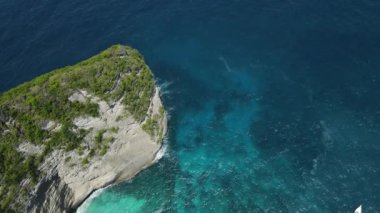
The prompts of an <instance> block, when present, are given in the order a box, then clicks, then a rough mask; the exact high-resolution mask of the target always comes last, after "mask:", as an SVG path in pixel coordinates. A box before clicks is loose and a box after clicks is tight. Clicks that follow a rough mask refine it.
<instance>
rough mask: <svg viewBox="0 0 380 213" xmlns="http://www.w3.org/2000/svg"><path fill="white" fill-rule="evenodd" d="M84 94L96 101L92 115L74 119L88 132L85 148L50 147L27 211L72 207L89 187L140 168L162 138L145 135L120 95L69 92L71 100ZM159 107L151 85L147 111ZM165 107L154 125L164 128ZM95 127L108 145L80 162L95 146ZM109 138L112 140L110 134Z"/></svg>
mask: <svg viewBox="0 0 380 213" xmlns="http://www.w3.org/2000/svg"><path fill="white" fill-rule="evenodd" d="M87 98H89V99H90V100H91V101H92V102H96V103H98V104H99V114H100V116H99V117H97V118H94V117H83V116H82V117H78V118H76V119H75V120H74V125H75V126H76V127H78V129H84V130H87V131H89V133H88V134H87V135H86V137H85V138H84V142H83V143H84V144H85V147H87V148H86V149H84V151H83V153H78V151H75V150H74V151H70V152H65V151H64V150H55V151H53V152H52V153H51V154H50V155H49V156H48V157H47V158H46V159H45V161H44V163H43V164H42V165H41V166H40V170H41V171H42V172H43V173H45V174H46V175H42V176H43V177H44V178H43V179H42V180H40V182H39V184H38V185H37V187H36V190H35V196H34V198H33V200H31V203H30V204H29V209H28V210H27V211H28V212H65V211H68V210H70V209H75V208H76V207H78V205H80V204H81V203H82V202H83V201H84V200H85V199H86V198H87V197H88V196H89V195H90V194H91V193H92V192H93V191H94V190H96V189H99V188H102V187H105V186H107V185H109V184H111V183H117V182H120V181H123V180H127V179H130V178H132V177H133V176H135V175H136V174H137V173H138V172H140V171H141V170H143V169H144V168H146V167H148V166H150V165H152V164H153V163H154V160H155V155H156V153H157V152H158V151H159V149H160V147H161V144H160V141H158V140H159V137H156V136H154V137H152V136H150V135H148V134H147V133H146V132H145V131H144V130H143V129H142V127H141V126H142V125H141V124H140V123H138V122H137V121H135V120H134V119H133V118H132V116H129V115H128V112H126V111H125V109H124V106H123V105H122V102H121V100H119V101H118V102H116V103H113V104H111V105H110V104H109V103H107V102H105V101H103V100H100V99H99V98H97V97H93V96H91V95H89V94H87V92H85V91H81V92H80V94H79V93H78V94H73V96H71V97H70V99H69V100H70V101H84V100H86V99H87ZM161 107H162V103H161V100H160V98H159V91H158V89H156V92H155V95H154V96H153V98H152V100H151V106H150V109H149V110H148V116H153V115H155V114H159V113H160V112H159V109H160V108H161ZM166 125H167V117H166V113H164V116H161V117H160V120H159V126H160V128H161V130H162V132H163V133H164V134H165V133H166V131H167V127H166ZM99 131H102V132H104V134H103V138H108V139H110V140H109V141H104V142H102V143H107V145H108V146H109V148H108V150H107V152H106V153H105V154H104V155H101V154H94V155H93V156H92V157H91V158H88V162H86V163H83V159H84V158H85V157H86V156H88V155H89V154H90V150H91V149H92V148H94V147H96V143H95V137H96V135H97V134H98V133H99ZM111 139H112V140H111Z"/></svg>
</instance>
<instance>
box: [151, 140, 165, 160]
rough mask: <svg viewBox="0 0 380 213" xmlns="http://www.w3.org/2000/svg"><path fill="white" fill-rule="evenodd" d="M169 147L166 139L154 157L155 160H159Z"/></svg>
mask: <svg viewBox="0 0 380 213" xmlns="http://www.w3.org/2000/svg"><path fill="white" fill-rule="evenodd" d="M167 149H168V144H167V143H166V142H165V141H164V144H163V145H162V146H161V148H160V150H158V152H157V154H156V157H155V158H154V162H157V161H159V160H160V159H161V158H162V157H164V156H165V155H166V153H167V152H166V151H167Z"/></svg>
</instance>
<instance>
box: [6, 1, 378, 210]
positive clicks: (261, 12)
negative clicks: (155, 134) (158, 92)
mask: <svg viewBox="0 0 380 213" xmlns="http://www.w3.org/2000/svg"><path fill="white" fill-rule="evenodd" d="M379 14H380V4H379V3H378V2H377V1H374V0H365V1H364V0H358V1H351V2H348V1H343V0H337V1H329V2H320V1H315V0H311V1H300V0H299V1H298V0H296V1H276V0H271V1H267V0H265V1H262V0H240V1H229V0H221V1H201V0H192V1H187V0H178V1H167V0H163V1H160V2H158V1H147V0H139V1H137V0H130V1H117V0H113V1H109V2H101V1H91V2H77V1H55V0H44V1H41V2H39V3H38V4H36V3H35V2H33V1H22V0H16V1H11V2H0V20H1V21H0V32H1V34H0V47H1V48H0V64H1V66H0V90H1V91H3V90H5V89H8V88H10V87H12V86H15V85H17V84H19V83H21V82H23V81H26V80H29V79H31V78H33V77H35V76H38V75H40V74H42V73H45V72H47V71H49V70H51V69H53V68H56V67H60V66H64V65H68V64H72V63H75V62H77V61H80V60H82V59H84V58H87V57H89V56H91V55H93V54H95V53H97V52H99V51H100V50H102V49H105V48H106V47H108V46H110V45H112V44H115V43H122V44H129V45H132V46H133V47H135V48H137V49H139V50H140V51H141V52H142V54H143V55H144V57H145V59H146V61H147V63H148V64H149V66H150V67H151V68H152V70H153V72H154V74H155V76H156V78H157V81H158V84H160V85H162V87H163V88H162V89H163V92H164V93H163V100H164V104H165V105H166V107H167V109H168V111H169V114H170V122H169V130H170V131H169V134H168V138H167V144H168V150H167V153H166V155H165V156H164V157H163V158H162V159H161V161H159V162H158V163H157V164H156V165H154V166H152V167H151V168H149V169H147V170H145V171H143V172H142V173H140V174H139V175H138V176H136V177H135V178H134V179H133V180H131V181H129V182H125V183H122V184H119V185H114V186H111V187H109V188H107V189H105V190H103V191H102V193H100V194H98V196H96V197H95V198H94V199H93V200H91V201H90V202H89V205H88V208H87V209H86V212H353V210H354V209H355V208H356V207H357V206H359V205H360V204H363V208H364V210H365V212H379V211H380V183H379V180H380V173H379V168H380V144H379V139H380V73H379V70H380V62H379V60H378V59H379V57H380V46H379V44H380V39H379V38H380V37H379V35H380V16H379Z"/></svg>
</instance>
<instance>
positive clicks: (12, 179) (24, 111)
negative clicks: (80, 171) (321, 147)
mask: <svg viewBox="0 0 380 213" xmlns="http://www.w3.org/2000/svg"><path fill="white" fill-rule="evenodd" d="M79 90H86V91H87V92H89V93H90V94H94V95H96V96H97V97H99V98H101V99H104V100H107V101H116V100H119V99H120V98H123V103H124V105H125V107H126V109H127V110H128V111H129V113H130V114H131V115H132V116H133V117H134V118H135V119H136V120H137V121H139V122H142V121H144V120H145V117H146V113H147V111H148V108H149V103H150V99H151V97H152V94H153V91H154V79H153V75H152V73H151V71H150V69H149V67H148V66H147V65H146V64H145V63H144V59H143V57H142V56H141V55H140V54H139V53H138V52H137V51H136V50H134V49H132V48H129V47H126V46H121V45H116V46H112V47H111V48H109V49H107V50H105V51H103V52H101V53H100V54H98V55H96V56H94V57H91V58H89V59H87V60H85V61H83V62H80V63H78V64H76V65H73V66H67V67H64V68H61V69H58V70H55V71H52V72H50V73H47V74H44V75H42V76H40V77H37V78H35V79H34V80H32V81H29V82H26V83H24V84H22V85H20V86H18V87H16V88H13V89H11V90H9V91H7V92H5V93H3V94H0V185H1V188H0V212H8V211H11V210H12V209H13V210H15V208H16V211H19V209H17V207H16V205H13V206H12V207H10V205H11V202H15V197H14V196H15V194H19V193H24V194H27V193H28V192H29V191H30V189H31V188H27V187H20V183H21V181H22V180H24V179H26V178H29V179H30V180H31V181H32V184H35V182H36V181H37V180H38V176H39V171H38V166H39V165H40V164H41V163H42V162H43V160H44V158H45V157H46V155H48V154H49V153H50V152H51V151H52V150H54V149H64V150H66V151H70V150H75V149H76V150H77V151H78V153H79V154H83V151H84V150H83V149H84V147H83V145H82V141H83V138H84V137H85V136H86V135H87V134H88V131H84V130H78V129H77V128H76V127H75V126H74V125H73V119H74V118H76V117H78V116H82V115H88V116H94V117H96V116H98V105H97V104H96V103H92V102H90V100H87V101H85V102H79V101H73V102H72V101H69V100H68V98H69V97H70V96H71V95H72V94H73V93H74V92H76V91H79ZM47 121H54V122H55V123H57V124H59V125H60V126H61V127H60V128H58V129H57V130H55V131H50V130H44V129H43V128H42V124H43V123H46V122H47ZM152 125H153V126H154V125H157V124H155V123H154V122H153V121H152V122H151V123H150V124H149V125H148V126H146V128H144V129H147V131H152V130H151V129H152V127H151V126H152ZM144 126H145V125H144ZM113 131H115V132H117V131H118V129H116V128H115V129H114V130H113ZM78 132H79V133H78ZM103 134H104V132H103V133H98V135H97V137H96V138H95V142H96V143H97V144H99V147H97V149H98V150H100V154H101V155H104V154H105V153H106V152H107V150H108V145H107V143H108V142H112V141H113V139H111V138H103ZM24 141H27V142H29V143H32V144H34V145H37V146H40V147H41V150H43V151H42V154H40V155H36V156H35V155H33V156H25V155H24V154H22V153H19V152H18V151H17V147H18V146H19V145H20V144H21V143H22V142H24ZM94 153H95V150H91V151H90V154H89V155H87V156H86V157H85V158H83V160H82V164H87V163H88V162H89V158H90V157H91V156H92V155H94ZM68 161H69V159H68ZM28 190H29V191H28Z"/></svg>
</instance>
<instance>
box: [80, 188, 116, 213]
mask: <svg viewBox="0 0 380 213" xmlns="http://www.w3.org/2000/svg"><path fill="white" fill-rule="evenodd" d="M110 186H112V185H109V186H106V187H104V188H101V189H98V190H96V191H94V192H93V193H92V194H91V195H90V197H88V198H87V199H86V200H85V201H84V202H83V203H82V205H80V206H79V208H78V209H77V211H76V212H77V213H85V212H86V210H87V209H88V207H89V206H90V204H91V202H92V200H93V199H94V198H96V197H98V196H99V195H100V194H102V192H103V191H104V190H106V189H107V188H108V187H110Z"/></svg>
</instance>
